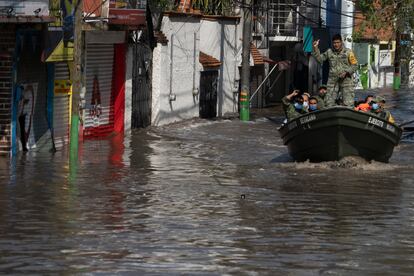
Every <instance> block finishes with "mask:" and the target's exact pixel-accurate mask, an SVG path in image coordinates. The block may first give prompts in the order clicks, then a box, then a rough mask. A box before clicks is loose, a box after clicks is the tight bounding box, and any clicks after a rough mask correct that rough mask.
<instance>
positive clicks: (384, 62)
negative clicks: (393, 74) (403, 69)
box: [379, 50, 392, 66]
mask: <svg viewBox="0 0 414 276" xmlns="http://www.w3.org/2000/svg"><path fill="white" fill-rule="evenodd" d="M391 65H392V63H391V51H390V50H380V51H379V66H391Z"/></svg>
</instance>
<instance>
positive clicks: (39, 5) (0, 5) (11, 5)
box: [0, 0, 49, 16]
mask: <svg viewBox="0 0 414 276" xmlns="http://www.w3.org/2000/svg"><path fill="white" fill-rule="evenodd" d="M0 15H3V16H4V15H7V16H48V15H49V0H27V1H22V0H0Z"/></svg>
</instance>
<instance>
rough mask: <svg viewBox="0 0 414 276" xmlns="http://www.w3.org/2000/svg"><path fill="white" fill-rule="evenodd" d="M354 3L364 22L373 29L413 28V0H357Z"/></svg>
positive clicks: (408, 29) (410, 29)
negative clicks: (364, 19) (363, 17)
mask: <svg viewBox="0 0 414 276" xmlns="http://www.w3.org/2000/svg"><path fill="white" fill-rule="evenodd" d="M355 5H356V8H357V10H359V11H361V12H362V14H363V15H364V16H365V18H366V22H365V24H366V25H367V26H369V27H371V28H373V29H376V30H379V29H383V28H389V27H392V28H393V30H394V31H397V30H398V31H400V32H401V33H406V32H411V33H412V32H413V30H414V16H413V15H414V0H358V1H355Z"/></svg>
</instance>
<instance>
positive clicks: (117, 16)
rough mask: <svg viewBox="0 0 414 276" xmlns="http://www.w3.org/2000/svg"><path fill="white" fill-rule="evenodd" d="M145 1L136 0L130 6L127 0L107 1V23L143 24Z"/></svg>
mask: <svg viewBox="0 0 414 276" xmlns="http://www.w3.org/2000/svg"><path fill="white" fill-rule="evenodd" d="M145 8H146V1H145V0H140V1H137V5H136V6H131V4H130V1H128V0H111V1H110V3H109V24H115V25H128V26H142V25H145V23H146V21H145V19H146V17H145Z"/></svg>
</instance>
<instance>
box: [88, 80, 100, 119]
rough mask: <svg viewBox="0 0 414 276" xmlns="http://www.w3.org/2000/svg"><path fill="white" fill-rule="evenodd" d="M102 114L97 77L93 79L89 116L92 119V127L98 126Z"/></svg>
mask: <svg viewBox="0 0 414 276" xmlns="http://www.w3.org/2000/svg"><path fill="white" fill-rule="evenodd" d="M101 114H102V107H101V91H100V90H99V81H98V76H96V75H95V77H94V78H93V90H92V98H91V108H90V109H89V115H90V116H91V117H92V118H93V122H94V125H99V116H101Z"/></svg>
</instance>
